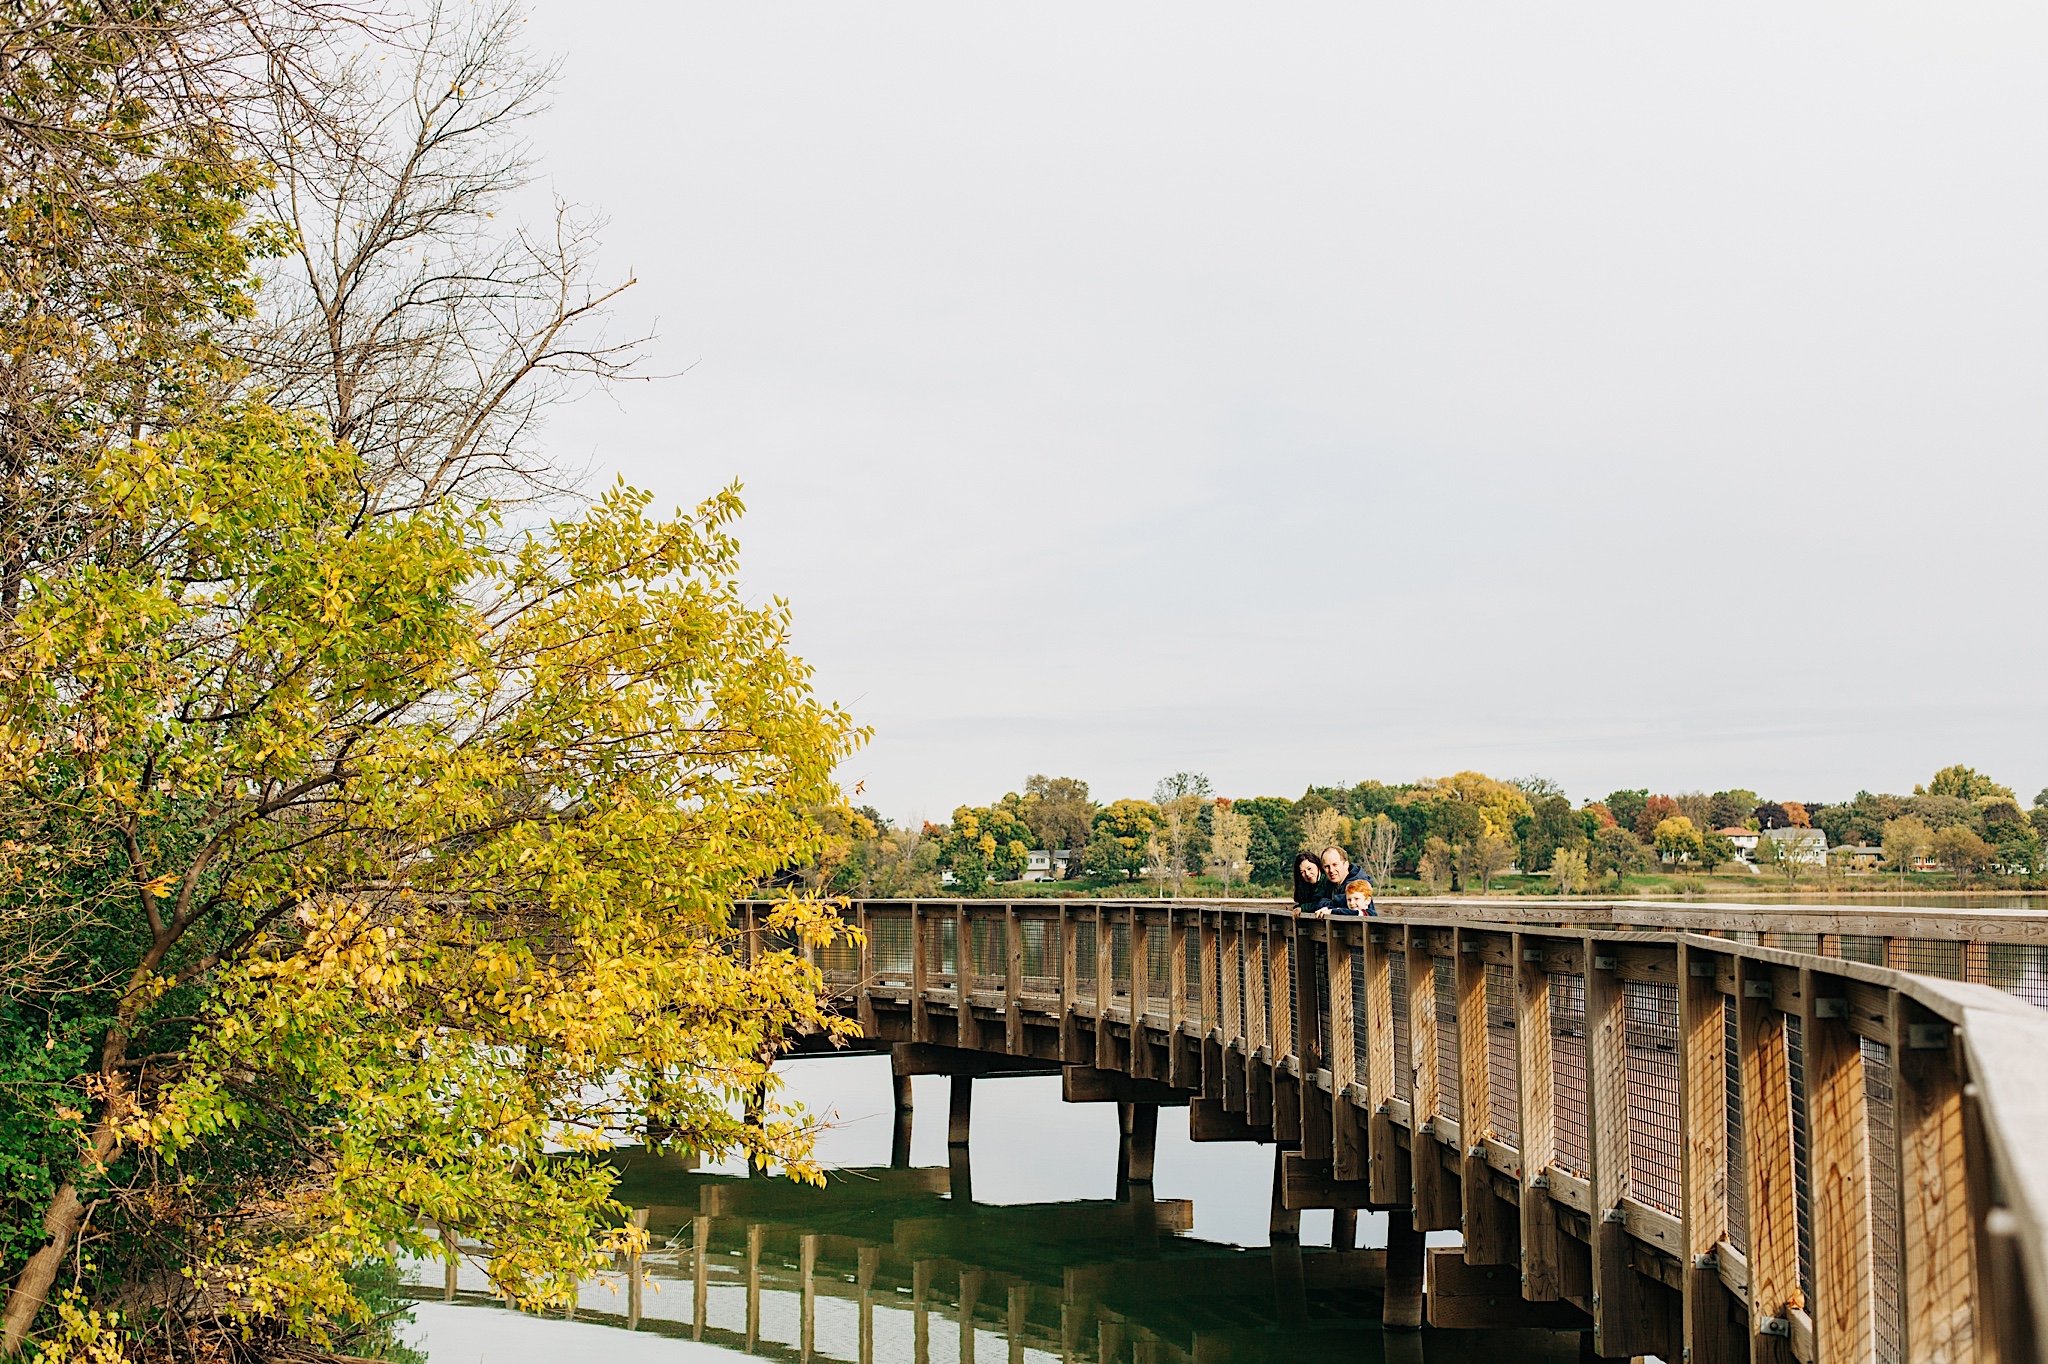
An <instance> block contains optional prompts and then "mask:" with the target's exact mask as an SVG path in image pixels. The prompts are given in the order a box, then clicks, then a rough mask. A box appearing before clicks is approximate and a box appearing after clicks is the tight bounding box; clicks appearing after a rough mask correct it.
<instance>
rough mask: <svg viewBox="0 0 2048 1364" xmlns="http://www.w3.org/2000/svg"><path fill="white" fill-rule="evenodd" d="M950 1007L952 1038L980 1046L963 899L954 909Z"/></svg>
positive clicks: (969, 921) (970, 932)
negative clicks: (951, 1010)
mask: <svg viewBox="0 0 2048 1364" xmlns="http://www.w3.org/2000/svg"><path fill="white" fill-rule="evenodd" d="M953 1008H954V1011H955V1016H956V1026H955V1028H954V1033H953V1035H954V1037H955V1039H956V1040H957V1041H958V1042H959V1044H960V1045H961V1046H963V1047H979V1046H980V1045H981V1026H980V1024H978V1023H977V1022H976V1021H975V1018H974V920H973V918H972V917H971V916H970V915H969V914H968V911H967V902H966V901H965V900H960V901H957V902H955V904H954V906H953Z"/></svg>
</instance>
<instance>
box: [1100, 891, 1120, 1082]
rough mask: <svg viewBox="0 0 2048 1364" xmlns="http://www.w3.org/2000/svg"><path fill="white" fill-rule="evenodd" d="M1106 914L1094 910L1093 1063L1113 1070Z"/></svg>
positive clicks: (1112, 983) (1111, 966)
mask: <svg viewBox="0 0 2048 1364" xmlns="http://www.w3.org/2000/svg"><path fill="white" fill-rule="evenodd" d="M1110 928H1111V924H1110V922H1109V912H1108V911H1107V910H1105V909H1104V908H1102V906H1100V905H1097V906H1096V907H1095V1064H1096V1067H1097V1068H1098V1069H1101V1070H1115V1069H1116V1038H1115V1037H1114V1036H1112V1035H1111V1034H1110V1031H1109V1004H1110V1001H1111V1000H1113V999H1115V998H1116V980H1115V978H1114V972H1115V968H1116V954H1115V953H1114V952H1113V951H1111V950H1110Z"/></svg>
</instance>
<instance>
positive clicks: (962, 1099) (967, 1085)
mask: <svg viewBox="0 0 2048 1364" xmlns="http://www.w3.org/2000/svg"><path fill="white" fill-rule="evenodd" d="M949 1083H950V1084H951V1085H952V1102H951V1104H950V1106H949V1108H948V1110H947V1114H946V1144H947V1145H948V1146H965V1145H966V1144H967V1133H968V1128H969V1126H970V1120H971V1119H972V1117H973V1116H974V1077H973V1076H972V1075H955V1076H952V1077H951V1079H950V1081H949Z"/></svg>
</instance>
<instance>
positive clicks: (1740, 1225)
mask: <svg viewBox="0 0 2048 1364" xmlns="http://www.w3.org/2000/svg"><path fill="white" fill-rule="evenodd" d="M1721 1016H1722V1018H1723V1020H1724V1022H1723V1025H1722V1042H1721V1046H1722V1053H1721V1054H1722V1055H1723V1056H1725V1057H1726V1058H1727V1063H1726V1064H1725V1065H1724V1066H1723V1067H1722V1070H1723V1071H1724V1072H1725V1073H1726V1075H1727V1083H1726V1086H1725V1094H1726V1101H1727V1106H1728V1244H1729V1245H1731V1246H1734V1247H1735V1248H1736V1249H1737V1250H1739V1251H1741V1252H1743V1253H1744V1254H1745V1255H1746V1254H1748V1253H1749V1183H1748V1178H1749V1165H1748V1160H1747V1158H1746V1157H1744V1155H1743V1154H1742V1052H1741V1051H1740V1050H1739V1049H1738V1047H1737V1045H1736V1021H1735V1009H1734V1007H1733V1006H1732V1005H1728V1006H1725V1007H1723V1009H1722V1010H1721Z"/></svg>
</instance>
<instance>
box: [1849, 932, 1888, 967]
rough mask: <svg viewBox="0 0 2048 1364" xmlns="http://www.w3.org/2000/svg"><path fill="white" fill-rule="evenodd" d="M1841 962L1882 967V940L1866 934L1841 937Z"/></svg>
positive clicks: (1851, 934) (1850, 934)
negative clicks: (1856, 962) (1857, 962)
mask: <svg viewBox="0 0 2048 1364" xmlns="http://www.w3.org/2000/svg"><path fill="white" fill-rule="evenodd" d="M1842 960H1843V961H1860V962H1862V963H1863V964H1864V965H1865V966H1882V965H1884V939H1883V938H1879V937H1874V936H1872V935H1870V934H1867V933H1844V934H1843V935H1842Z"/></svg>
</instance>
